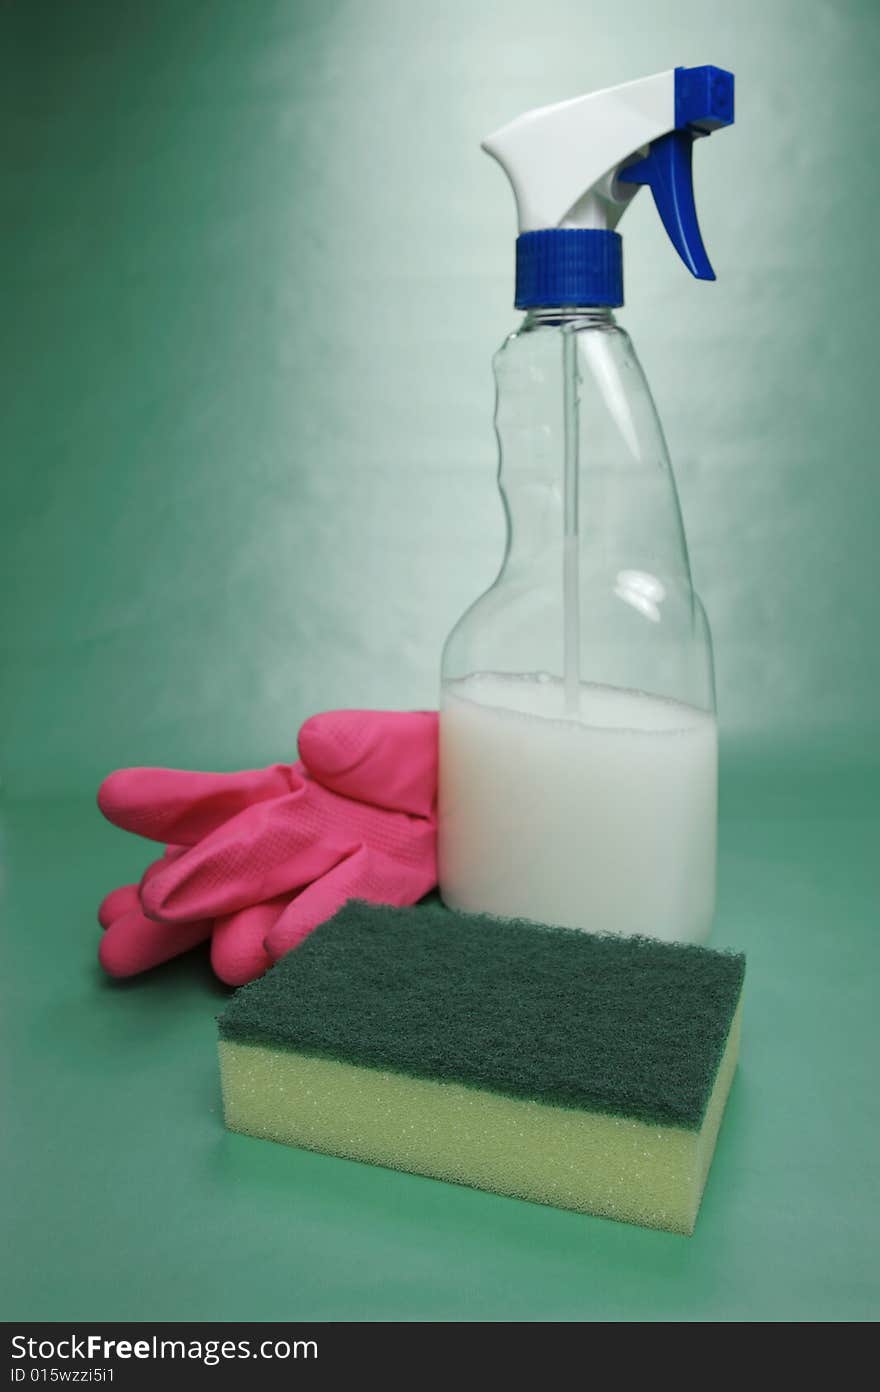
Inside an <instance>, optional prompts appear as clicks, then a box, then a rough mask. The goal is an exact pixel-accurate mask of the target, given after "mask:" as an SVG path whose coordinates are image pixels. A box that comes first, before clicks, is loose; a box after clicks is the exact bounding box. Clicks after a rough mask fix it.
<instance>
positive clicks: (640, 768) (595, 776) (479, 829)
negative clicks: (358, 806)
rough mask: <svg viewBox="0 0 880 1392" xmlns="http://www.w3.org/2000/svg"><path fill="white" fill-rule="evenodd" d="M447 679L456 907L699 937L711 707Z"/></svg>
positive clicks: (444, 773)
mask: <svg viewBox="0 0 880 1392" xmlns="http://www.w3.org/2000/svg"><path fill="white" fill-rule="evenodd" d="M570 697H571V693H570V692H569V699H568V701H567V700H566V693H565V690H564V685H563V683H562V682H560V681H558V680H555V679H552V678H550V677H546V676H524V677H517V676H499V675H495V674H493V673H486V674H477V675H474V676H471V677H467V678H465V679H464V680H461V681H447V682H446V683H444V687H443V696H442V711H441V721H440V826H439V855H440V882H441V885H442V888H443V898H444V899H445V901H446V903H448V904H449V905H450V906H451V907H453V908H456V909H464V910H469V911H471V912H480V913H490V914H496V915H498V916H501V917H507V918H512V917H518V918H531V919H536V920H538V921H540V922H544V923H557V924H561V925H564V926H567V927H572V928H585V929H589V930H591V931H593V932H607V933H621V934H632V933H640V934H644V935H646V936H650V937H656V938H664V939H667V940H676V941H679V942H704V941H705V940H706V938H707V937H708V935H709V930H710V927H711V924H712V917H713V914H714V908H715V838H716V831H715V827H716V812H717V805H716V804H717V764H718V745H717V731H716V724H715V719H714V716H712V715H710V714H708V713H707V712H704V711H701V710H697V709H696V708H694V707H692V706H686V705H683V704H681V703H679V702H676V701H669V700H664V699H663V698H661V697H657V696H647V695H644V694H642V693H641V692H636V691H622V690H617V689H615V688H613V687H607V686H591V685H587V684H583V683H582V684H581V685H580V688H579V698H580V699H579V705H578V709H577V710H576V711H575V712H574V713H570V706H571V699H570Z"/></svg>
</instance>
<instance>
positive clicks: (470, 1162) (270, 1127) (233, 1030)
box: [219, 901, 745, 1233]
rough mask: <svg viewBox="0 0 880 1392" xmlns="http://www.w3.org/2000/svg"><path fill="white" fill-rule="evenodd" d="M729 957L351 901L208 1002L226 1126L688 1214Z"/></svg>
mask: <svg viewBox="0 0 880 1392" xmlns="http://www.w3.org/2000/svg"><path fill="white" fill-rule="evenodd" d="M744 973H745V959H744V958H743V957H742V956H741V955H738V954H734V953H726V952H716V951H711V950H710V949H708V948H703V947H696V946H691V945H685V944H678V943H665V942H658V941H655V940H653V939H647V938H619V937H612V936H607V935H596V934H590V933H582V932H578V931H576V930H573V929H568V928H552V927H544V926H541V925H538V924H534V923H527V922H518V921H510V920H499V919H494V918H489V917H484V916H478V915H469V914H461V913H456V912H453V911H451V910H448V909H446V908H445V907H443V905H442V904H439V903H436V902H435V903H428V904H422V905H417V906H416V907H414V908H409V909H396V908H390V907H385V906H379V905H370V904H365V903H361V902H357V901H352V902H350V903H348V904H346V906H345V907H344V908H343V909H342V910H340V912H339V913H338V914H337V915H336V916H335V917H334V918H333V919H330V920H329V921H328V922H327V923H325V924H322V925H321V927H320V928H318V929H316V931H315V932H314V933H312V934H311V936H310V937H308V938H307V939H306V940H305V942H304V943H303V944H302V945H301V946H300V947H298V948H297V949H296V950H295V951H293V952H290V953H288V954H287V956H285V957H283V958H282V959H281V960H280V961H279V962H278V963H276V965H275V966H274V967H273V968H272V969H271V970H270V971H269V972H268V973H267V974H266V975H265V976H264V977H262V978H261V979H260V980H258V981H255V982H253V983H252V984H251V985H249V986H245V987H243V988H242V989H241V990H240V991H238V992H237V993H236V995H235V996H234V997H233V999H232V1000H231V1002H230V1003H229V1005H228V1007H227V1009H226V1010H225V1011H224V1013H223V1015H222V1016H221V1017H220V1021H219V1025H220V1069H221V1078H222V1085H223V1102H224V1111H225V1117H226V1125H227V1126H228V1127H229V1128H230V1129H231V1130H234V1131H242V1132H245V1133H247V1134H250V1135H254V1136H261V1137H265V1138H267V1139H270V1140H276V1141H282V1142H284V1143H286V1144H288V1145H296V1146H303V1147H306V1148H307V1149H310V1150H319V1151H326V1152H328V1153H331V1154H334V1155H340V1156H346V1157H349V1158H352V1159H356V1160H366V1161H370V1162H372V1163H374V1164H381V1165H387V1166H391V1167H392V1168H396V1169H400V1170H411V1171H413V1172H415V1173H417V1174H425V1175H431V1176H433V1177H435V1178H439V1179H445V1180H451V1181H454V1182H456V1183H460V1184H470V1185H474V1186H476V1187H478V1188H482V1189H490V1190H495V1191H497V1192H498V1193H501V1194H509V1195H517V1196H519V1197H521V1198H526V1199H531V1200H535V1201H537V1202H541V1203H548V1204H554V1205H557V1206H558V1207H561V1208H573V1209H579V1210H582V1211H584V1212H589V1213H596V1214H602V1215H604V1216H606V1217H611V1218H619V1219H623V1220H626V1221H629V1222H634V1223H641V1224H644V1225H646V1226H649V1227H657V1228H666V1229H670V1230H672V1231H676V1232H684V1233H690V1232H692V1231H693V1226H694V1223H695V1221H696V1216H697V1211H698V1209H699V1205H700V1199H701V1197H702V1192H703V1188H704V1185H705V1182H706V1176H707V1174H708V1170H709V1165H710V1163H711V1159H712V1153H713V1151H714V1148H715V1139H716V1136H717V1133H718V1127H719V1125H720V1123H721V1117H722V1114H723V1111H724V1104H725V1101H726V1098H727V1093H728V1090H729V1087H730V1083H731V1080H732V1077H733V1073H734V1069H735V1067H736V1057H737V1049H738V1042H739V1023H740V1011H741V996H742V986H743V978H744Z"/></svg>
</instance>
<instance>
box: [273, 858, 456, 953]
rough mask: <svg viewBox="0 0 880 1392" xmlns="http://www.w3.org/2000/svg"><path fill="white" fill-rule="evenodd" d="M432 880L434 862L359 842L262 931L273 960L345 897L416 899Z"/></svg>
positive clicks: (393, 900) (379, 900)
mask: <svg viewBox="0 0 880 1392" xmlns="http://www.w3.org/2000/svg"><path fill="white" fill-rule="evenodd" d="M435 883H436V872H435V870H434V865H433V862H432V861H431V860H430V859H426V860H425V862H424V864H421V865H401V864H400V863H399V862H398V861H393V860H391V859H390V858H389V857H388V856H386V855H384V854H383V853H382V852H381V851H374V850H369V849H368V848H367V847H366V846H361V847H359V849H358V850H357V851H355V852H354V854H353V855H351V856H348V857H347V858H346V859H345V860H343V861H342V862H341V863H340V864H339V865H334V867H333V869H332V870H329V871H328V872H327V874H326V875H322V877H321V878H320V879H319V880H317V881H316V882H315V883H314V884H311V885H309V887H308V889H304V890H303V892H302V894H300V895H298V896H297V898H296V899H295V900H294V902H293V903H292V904H290V905H289V906H288V907H287V908H286V909H285V910H284V912H283V913H282V914H281V916H280V918H279V919H278V921H277V922H276V923H275V924H274V925H273V927H272V928H271V929H270V930H269V932H268V934H267V935H266V950H267V952H268V953H269V955H270V957H271V958H272V959H273V961H277V959H278V958H279V957H283V956H284V954H285V952H289V951H290V950H291V948H294V947H298V946H299V944H300V943H301V942H302V940H303V938H305V937H307V936H308V935H309V933H311V932H312V930H313V929H315V928H317V927H318V925H319V924H320V923H325V922H326V921H327V919H328V918H332V917H333V915H334V914H335V913H336V912H338V910H339V909H341V908H342V905H343V904H344V903H346V901H347V900H349V899H366V900H367V901H368V902H369V903H371V904H395V905H397V906H401V905H404V904H415V903H417V902H418V900H419V899H421V898H422V897H423V896H424V895H425V894H427V893H428V891H429V890H431V889H433V888H434V885H435Z"/></svg>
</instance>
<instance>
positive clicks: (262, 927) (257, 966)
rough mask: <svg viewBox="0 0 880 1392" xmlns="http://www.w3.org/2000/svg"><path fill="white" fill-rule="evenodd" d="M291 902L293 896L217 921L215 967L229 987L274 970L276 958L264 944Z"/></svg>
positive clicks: (213, 939)
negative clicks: (273, 957) (272, 968)
mask: <svg viewBox="0 0 880 1392" xmlns="http://www.w3.org/2000/svg"><path fill="white" fill-rule="evenodd" d="M289 903H290V896H289V895H284V896H282V897H281V898H279V899H270V900H269V901H268V902H267V903H265V904H252V905H251V906H250V907H249V908H247V909H239V911H238V913H232V914H224V915H223V916H222V917H221V918H218V919H217V921H216V922H215V924H214V932H213V933H212V934H211V966H212V967H213V968H214V972H215V974H216V975H217V976H219V978H220V980H221V981H225V982H226V985H227V986H243V985H244V984H245V982H246V981H255V980H256V978H257V977H258V976H262V975H263V972H264V971H266V969H267V968H268V967H271V965H272V958H271V957H270V956H269V954H268V952H267V951H266V949H265V947H264V946H263V944H264V941H265V938H266V934H267V933H268V932H269V930H270V929H271V928H272V926H273V925H274V924H275V922H276V921H277V919H278V918H279V916H280V914H281V912H282V910H283V909H285V908H286V907H287V905H288V904H289Z"/></svg>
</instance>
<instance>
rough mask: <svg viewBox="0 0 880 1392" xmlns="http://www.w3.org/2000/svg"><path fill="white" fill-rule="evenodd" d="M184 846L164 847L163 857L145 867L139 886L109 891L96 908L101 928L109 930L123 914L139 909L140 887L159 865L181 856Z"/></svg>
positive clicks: (131, 885)
mask: <svg viewBox="0 0 880 1392" xmlns="http://www.w3.org/2000/svg"><path fill="white" fill-rule="evenodd" d="M185 849H186V847H185V846H166V847H165V851H164V853H163V855H161V856H160V857H159V859H158V860H154V861H152V862H151V864H150V865H148V866H147V868H146V870H145V871H144V873H143V875H141V878H140V883H139V884H128V885H120V887H119V889H111V891H110V893H109V894H106V895H105V896H104V898H103V899H102V900H101V903H100V905H99V906H98V922H99V923H100V925H101V927H102V928H109V927H110V924H111V923H113V921H114V920H115V919H117V918H121V917H122V915H123V914H125V913H129V912H130V911H131V910H132V909H139V908H140V907H141V894H140V890H141V885H142V884H143V883H144V881H145V880H147V879H149V877H150V875H152V874H153V872H154V871H155V870H156V868H157V867H158V866H160V865H164V864H165V862H166V860H174V859H176V858H177V856H180V855H183V852H184V851H185Z"/></svg>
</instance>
